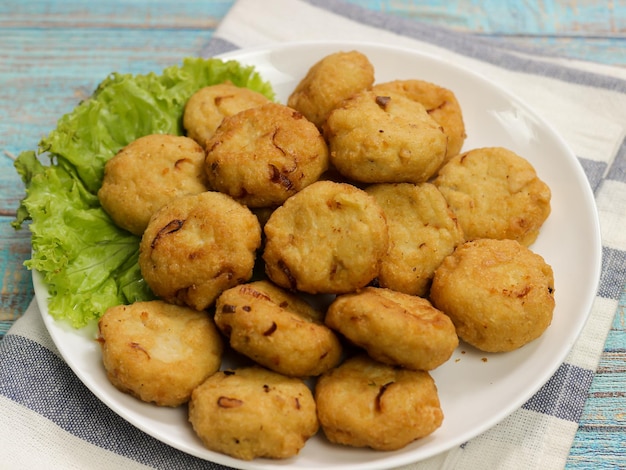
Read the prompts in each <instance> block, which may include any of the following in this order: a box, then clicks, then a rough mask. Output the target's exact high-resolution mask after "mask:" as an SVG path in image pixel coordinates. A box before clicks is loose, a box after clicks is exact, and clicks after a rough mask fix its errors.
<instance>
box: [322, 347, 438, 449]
mask: <svg viewBox="0 0 626 470" xmlns="http://www.w3.org/2000/svg"><path fill="white" fill-rule="evenodd" d="M315 401H316V403H317V413H318V416H319V420H320V424H321V427H322V430H323V431H324V434H325V435H326V437H327V438H328V440H329V441H331V442H333V443H336V444H343V445H347V446H352V447H371V448H372V449H375V450H397V449H401V448H403V447H405V446H406V445H407V444H409V443H411V442H413V441H415V440H416V439H420V438H422V437H425V436H428V435H429V434H432V433H433V432H434V431H435V430H436V429H437V428H439V427H440V426H441V423H442V422H443V412H442V410H441V405H440V403H439V396H438V393H437V387H436V385H435V382H434V380H433V379H432V377H431V376H430V374H429V373H428V372H425V371H414V370H408V369H402V368H399V367H394V366H390V365H385V364H381V363H379V362H376V361H374V360H373V359H371V358H369V357H367V356H366V355H362V356H356V357H353V358H351V359H348V360H346V361H345V362H344V363H343V364H342V365H341V366H339V367H337V368H335V369H332V370H331V371H329V372H327V373H326V374H324V375H322V376H321V377H320V378H319V379H318V381H317V384H316V387H315Z"/></svg>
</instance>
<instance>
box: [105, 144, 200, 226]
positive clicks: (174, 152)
mask: <svg viewBox="0 0 626 470" xmlns="http://www.w3.org/2000/svg"><path fill="white" fill-rule="evenodd" d="M204 158H205V155H204V150H203V149H202V147H201V146H200V145H198V143H196V142H195V141H194V140H192V139H189V138H187V137H180V136H174V135H165V134H152V135H147V136H144V137H140V138H139V139H137V140H135V141H133V142H131V143H130V144H128V145H127V146H126V147H124V148H123V149H122V150H120V151H119V152H118V153H117V155H115V156H114V157H113V158H111V159H110V160H109V161H108V162H107V163H106V165H105V167H104V179H103V181H102V186H101V188H100V190H99V191H98V198H99V199H100V204H101V205H102V208H103V209H104V210H105V211H106V212H107V213H108V214H109V215H110V216H111V219H113V221H114V222H115V224H116V225H118V226H119V227H121V228H123V229H126V230H128V231H129V232H132V233H134V234H135V235H141V234H142V233H143V231H144V230H145V229H146V226H147V225H148V221H149V220H150V216H151V215H152V214H154V213H155V212H156V211H157V210H158V209H160V208H161V207H162V206H163V205H164V204H165V203H167V202H169V201H171V200H172V199H175V198H177V197H180V196H186V195H188V194H198V193H201V192H204V191H206V190H207V186H206V175H205V174H204Z"/></svg>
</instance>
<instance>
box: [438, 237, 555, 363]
mask: <svg viewBox="0 0 626 470" xmlns="http://www.w3.org/2000/svg"><path fill="white" fill-rule="evenodd" d="M430 296H431V300H432V302H433V304H434V305H435V307H437V308H438V309H440V310H442V311H443V312H445V313H446V315H448V316H449V317H450V318H451V319H452V321H453V323H454V325H455V327H456V331H457V333H458V335H459V337H460V338H461V339H462V340H464V341H465V342H467V343H469V344H471V345H472V346H474V347H476V348H478V349H480V350H482V351H486V352H505V351H512V350H515V349H518V348H520V347H522V346H524V345H525V344H528V343H529V342H531V341H533V340H535V339H537V338H539V337H540V336H541V335H542V334H543V333H544V332H545V330H546V329H547V328H548V326H549V325H550V323H551V321H552V314H553V311H554V306H555V300H554V277H553V273H552V268H551V267H550V265H549V264H547V263H546V262H545V260H544V259H543V258H542V257H541V256H540V255H538V254H537V253H534V252H532V251H531V250H530V249H528V248H526V247H525V246H523V245H521V244H520V243H519V242H517V241H515V240H494V239H481V240H473V241H470V242H467V243H465V244H463V245H461V246H459V247H458V248H457V249H456V250H455V252H454V253H453V254H452V255H450V256H448V257H447V258H446V259H445V260H444V261H443V263H442V265H441V266H440V267H439V268H438V269H437V271H435V277H434V279H433V285H432V288H431V292H430Z"/></svg>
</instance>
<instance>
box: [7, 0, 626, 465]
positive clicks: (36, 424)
mask: <svg viewBox="0 0 626 470" xmlns="http://www.w3.org/2000/svg"><path fill="white" fill-rule="evenodd" d="M304 39H306V40H316V39H319V40H327V39H336V40H366V41H371V40H373V39H374V40H376V41H377V42H379V43H381V44H390V45H399V46H405V47H411V48H414V49H417V50H420V51H424V52H427V53H432V54H435V55H437V56H439V57H441V58H443V59H446V60H449V61H452V62H454V63H457V64H459V65H461V66H464V67H466V68H469V69H473V70H476V71H477V72H479V73H481V74H482V75H484V76H489V77H490V78H492V79H493V80H494V81H496V82H498V83H500V84H501V85H503V86H504V87H506V88H509V89H512V90H515V93H516V94H517V95H518V96H519V97H520V98H522V99H523V100H525V101H526V102H527V103H528V104H529V105H530V106H531V107H532V108H534V110H535V111H536V112H537V113H539V114H540V115H541V116H542V117H543V118H544V119H546V120H547V121H548V122H550V123H551V124H552V125H553V126H554V128H556V129H557V131H558V132H560V133H561V135H562V136H563V137H564V138H565V140H566V141H567V142H568V144H569V145H570V147H571V148H572V149H573V150H574V152H575V153H576V155H577V156H578V157H579V160H580V162H581V164H582V166H583V168H584V170H585V173H586V174H587V177H588V179H589V183H590V185H591V187H592V189H593V191H594V194H595V198H596V203H597V207H598V210H599V214H600V221H601V230H602V238H603V264H602V274H601V279H600V285H599V290H598V292H597V295H596V299H595V302H594V305H593V308H592V311H591V317H590V320H589V321H588V323H587V325H586V327H585V329H584V330H583V332H582V335H581V336H580V338H579V340H578V342H577V343H576V344H575V346H574V348H573V350H572V352H571V353H570V354H569V356H568V357H567V360H566V362H565V363H564V364H563V365H562V366H561V367H560V368H559V369H558V371H557V372H556V374H555V375H554V376H553V377H552V379H551V380H550V381H549V382H548V383H547V384H546V385H545V386H544V387H543V388H542V389H541V390H539V391H538V393H537V394H536V395H535V396H534V397H532V398H531V399H530V400H529V401H528V402H527V403H526V404H525V405H524V406H522V407H521V408H520V409H519V410H517V411H515V412H514V413H513V414H512V415H510V416H509V417H508V418H506V419H504V421H502V422H500V423H499V424H498V425H496V426H495V427H493V428H492V429H491V430H489V431H487V432H485V433H484V434H482V435H480V436H478V437H476V438H474V439H472V440H471V441H469V442H467V443H465V444H464V445H462V446H460V447H458V448H454V449H452V450H449V451H447V452H445V453H442V454H440V455H438V456H435V457H432V458H430V459H428V460H425V461H422V462H419V463H416V464H412V465H410V466H409V467H407V468H414V469H417V470H427V469H435V468H436V469H484V468H499V469H502V468H511V469H512V468H524V469H529V468H536V469H548V468H563V467H564V466H565V463H566V460H567V456H568V454H569V450H570V446H571V444H572V441H573V438H574V435H575V433H576V429H577V426H578V420H579V418H580V416H581V413H582V410H583V406H584V403H585V399H586V396H587V392H588V389H589V386H590V383H591V381H592V378H593V374H594V370H595V369H596V367H597V365H598V361H599V358H600V355H601V353H602V349H603V345H604V342H605V340H606V335H607V333H608V331H609V329H610V326H611V322H612V319H613V317H614V315H615V312H616V310H617V309H618V307H619V305H620V296H623V295H624V294H623V292H624V282H625V278H626V268H625V266H626V230H624V229H625V228H626V143H625V140H624V138H625V135H626V128H625V126H626V70H623V69H618V68H613V67H608V66H602V65H599V64H593V63H585V62H578V61H572V60H566V59H563V58H559V57H546V56H541V55H539V54H537V51H526V50H521V49H519V48H515V47H510V46H509V45H507V44H505V43H502V42H497V43H495V42H492V41H490V40H489V39H485V38H478V37H474V36H468V35H465V34H460V33H456V32H452V31H449V30H446V29H443V28H440V27H434V26H429V25H425V24H421V23H418V22H415V21H407V20H404V19H402V18H399V17H395V16H394V17H392V16H388V15H385V14H382V13H375V12H372V11H368V10H365V9H362V8H360V7H357V6H354V5H351V4H346V3H342V2H340V1H336V0H264V1H263V2H259V1H257V0H239V1H238V2H236V3H235V5H234V6H233V8H232V9H231V11H230V12H229V13H228V15H227V16H226V17H225V18H224V20H223V22H222V23H221V25H220V27H219V28H218V30H217V32H216V34H215V35H214V37H213V38H212V40H211V42H210V43H209V44H207V45H206V47H205V48H204V49H203V51H202V53H203V55H205V56H213V55H216V54H219V53H223V52H227V51H231V50H234V49H237V48H243V47H249V46H259V45H266V44H272V43H278V42H284V41H295V40H304ZM574 236H575V235H574ZM623 302H624V298H623V297H622V305H623ZM622 308H623V307H622ZM0 408H1V409H2V412H1V413H0V442H1V443H2V445H1V448H2V453H1V455H0V468H7V469H17V468H20V469H35V468H37V469H38V468H48V469H87V468H88V469H100V468H102V469H109V468H124V469H139V468H163V469H170V468H171V469H180V468H185V469H216V468H224V467H221V466H220V465H217V464H215V463H211V462H207V461H204V460H200V459H198V458H195V457H192V456H190V455H188V454H185V453H183V452H180V451H178V450H175V449H173V448H171V447H169V446H167V445H165V444H162V443H160V442H159V441H157V440H156V439H154V438H152V437H150V436H148V435H147V434H144V433H143V432H141V431H139V430H138V429H136V428H135V427H133V426H132V425H130V424H128V423H127V422H126V421H124V420H123V419H122V418H120V417H119V416H117V415H116V414H115V413H113V412H112V411H111V410H110V409H109V408H107V406H105V405H104V404H103V403H101V402H100V401H99V400H98V399H97V398H96V397H95V396H94V395H92V394H91V392H89V391H88V390H87V388H86V387H85V386H83V384H82V383H81V382H80V381H79V379H78V378H77V377H76V376H75V375H74V374H73V372H72V371H71V370H70V368H69V367H68V366H67V364H66V363H65V362H64V361H63V359H62V358H61V357H60V355H59V353H58V351H57V349H56V347H55V346H54V344H53V342H52V340H51V338H50V336H49V335H48V333H47V330H46V328H45V326H44V324H43V322H42V320H41V316H40V313H39V310H38V308H37V306H36V304H35V303H33V304H31V305H30V307H29V308H28V310H27V311H26V312H25V314H24V315H23V317H22V318H20V319H19V320H18V321H17V322H16V324H15V325H14V326H13V327H12V328H11V330H10V331H9V333H8V334H7V335H6V337H5V338H4V340H3V341H1V342H0Z"/></svg>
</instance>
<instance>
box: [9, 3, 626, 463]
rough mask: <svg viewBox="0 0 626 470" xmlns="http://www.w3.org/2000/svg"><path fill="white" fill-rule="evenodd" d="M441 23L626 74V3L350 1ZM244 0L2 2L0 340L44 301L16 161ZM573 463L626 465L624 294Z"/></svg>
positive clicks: (203, 38) (203, 37) (179, 51)
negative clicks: (70, 115) (104, 83)
mask: <svg viewBox="0 0 626 470" xmlns="http://www.w3.org/2000/svg"><path fill="white" fill-rule="evenodd" d="M350 1H351V3H355V4H359V5H361V6H364V7H367V8H370V9H372V10H377V11H385V12H387V13H389V14H393V15H401V16H403V17H406V18H411V19H414V20H415V21H422V22H427V23H431V24H438V25H444V26H448V27H451V28H454V29H456V30H460V31H467V32H470V33H473V34H480V35H484V36H488V37H491V38H494V39H495V40H499V41H513V42H515V43H517V44H521V45H524V46H532V47H535V48H538V49H540V50H541V51H542V52H544V53H547V54H555V55H561V56H566V57H570V58H574V59H581V60H592V61H596V62H600V63H604V64H611V65H616V66H620V67H626V52H625V51H626V1H625V0H609V1H607V2H598V1H596V0H536V1H533V0H517V1H507V2H500V1H499V0H482V1H479V0H422V1H420V2H413V1H406V0H364V1H357V0H350ZM232 4H233V0H215V1H202V0H190V1H187V2H181V1H177V0H152V1H149V0H142V1H130V0H127V1H124V0H110V1H107V2H93V1H89V2H88V1H84V0H3V2H2V3H1V4H0V113H1V115H2V119H1V120H0V250H1V252H0V270H1V276H2V278H1V279H2V287H1V292H0V338H2V336H3V335H4V334H5V333H6V331H7V329H8V328H9V327H10V325H11V323H12V322H13V321H14V320H15V319H16V318H18V317H19V315H20V313H21V312H23V311H24V310H25V309H26V307H27V305H28V303H29V302H30V300H31V299H32V297H33V287H32V282H31V275H30V272H29V271H27V270H26V269H25V268H24V267H23V265H22V263H23V262H24V260H26V259H27V258H28V257H29V255H30V237H29V233H28V231H27V230H21V231H15V230H14V229H13V228H12V227H11V221H12V220H13V219H14V217H15V211H16V208H17V207H18V205H19V201H20V199H21V198H22V197H23V193H24V187H23V185H22V183H21V181H20V178H19V177H18V175H17V173H16V172H15V171H14V169H13V159H14V158H15V157H16V156H17V155H18V154H19V153H20V152H21V151H23V150H31V149H35V148H36V147H37V144H38V142H39V140H40V139H41V138H42V137H43V136H44V135H46V134H47V133H48V132H49V131H50V130H51V129H53V128H54V127H55V123H56V120H57V119H58V118H59V117H60V116H61V115H63V114H65V113H67V112H69V111H70V110H71V109H72V108H73V107H74V106H75V105H76V104H77V103H78V101H79V100H81V99H83V98H86V97H88V96H89V95H90V94H91V92H92V91H93V90H94V88H95V87H96V85H97V84H98V83H99V82H100V81H101V80H102V79H103V78H104V77H106V76H107V75H108V74H109V73H110V72H112V71H118V72H123V73H147V72H150V71H155V72H158V71H160V70H162V69H163V68H164V67H167V66H169V65H172V64H178V63H180V61H181V59H182V58H183V57H186V56H193V55H196V54H198V53H199V51H200V50H201V49H202V47H203V46H204V45H205V44H206V43H207V41H208V40H209V39H210V38H211V35H212V33H213V31H214V30H215V28H216V26H217V25H218V24H219V22H220V19H221V18H222V17H223V16H224V15H225V14H226V13H227V12H228V9H229V8H230V7H231V5H232ZM625 297H626V293H625V294H624V295H623V296H622V302H621V303H620V309H619V310H618V312H617V315H616V317H615V319H614V322H613V326H612V329H611V331H610V333H609V337H608V340H607V342H606V344H605V348H604V354H603V355H602V358H601V360H600V364H599V368H598V370H597V374H596V376H595V378H594V381H593V384H592V387H591V390H590V392H589V399H588V401H587V405H586V408H585V411H584V415H583V417H582V421H581V426H580V428H579V430H578V433H577V434H576V438H575V441H574V444H573V447H572V450H571V453H570V457H569V460H568V464H567V468H570V469H582V468H620V467H621V468H623V467H624V466H626V444H625V443H626V399H625V398H626V367H625V364H626V341H625V340H626V327H625V324H624V320H625V318H624V298H625Z"/></svg>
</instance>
